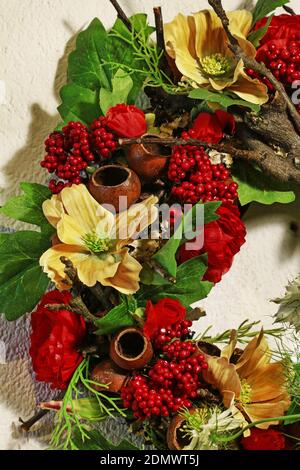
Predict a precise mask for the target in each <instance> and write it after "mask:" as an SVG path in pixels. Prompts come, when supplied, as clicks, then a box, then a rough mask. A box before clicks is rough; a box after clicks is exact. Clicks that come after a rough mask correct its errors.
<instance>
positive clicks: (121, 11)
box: [109, 0, 132, 31]
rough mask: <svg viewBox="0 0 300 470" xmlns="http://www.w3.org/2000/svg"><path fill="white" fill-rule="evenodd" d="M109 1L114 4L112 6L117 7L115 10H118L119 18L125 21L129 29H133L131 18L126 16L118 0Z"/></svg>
mask: <svg viewBox="0 0 300 470" xmlns="http://www.w3.org/2000/svg"><path fill="white" fill-rule="evenodd" d="M109 1H110V3H111V4H112V6H113V7H114V8H115V10H116V11H117V13H118V18H120V20H121V21H123V23H124V24H125V26H127V28H128V29H129V31H131V30H132V25H131V23H130V20H129V18H128V16H126V14H125V12H124V10H123V9H122V8H121V6H120V5H119V3H118V2H117V0H109Z"/></svg>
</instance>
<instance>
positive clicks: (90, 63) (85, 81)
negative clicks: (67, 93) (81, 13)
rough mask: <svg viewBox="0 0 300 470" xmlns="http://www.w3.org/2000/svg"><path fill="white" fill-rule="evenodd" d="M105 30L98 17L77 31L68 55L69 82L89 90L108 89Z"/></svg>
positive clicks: (108, 75) (109, 76)
mask: <svg viewBox="0 0 300 470" xmlns="http://www.w3.org/2000/svg"><path fill="white" fill-rule="evenodd" d="M106 43H107V32H106V29H105V28H104V26H103V24H102V23H101V21H100V20H99V19H98V18H95V19H94V20H93V21H92V22H91V24H90V25H89V26H88V28H87V29H86V30H85V31H82V32H81V33H79V35H78V37H77V41H76V49H75V51H73V52H71V54H70V55H69V61H68V78H69V80H70V81H71V82H73V83H76V84H77V85H80V86H81V87H83V88H88V89H90V90H94V91H95V90H99V88H101V87H104V88H107V89H110V78H111V75H110V70H109V67H108V66H107V65H104V64H103V62H104V61H106V60H107V51H106Z"/></svg>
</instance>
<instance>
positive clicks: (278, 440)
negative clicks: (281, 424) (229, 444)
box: [241, 428, 285, 450]
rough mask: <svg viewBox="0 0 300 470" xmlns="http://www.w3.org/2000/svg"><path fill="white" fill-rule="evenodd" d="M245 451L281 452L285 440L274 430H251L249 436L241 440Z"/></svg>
mask: <svg viewBox="0 0 300 470" xmlns="http://www.w3.org/2000/svg"><path fill="white" fill-rule="evenodd" d="M241 445H242V447H243V448H244V449H245V450H282V449H284V448H285V438H284V436H283V435H282V434H281V432H279V431H277V430H275V429H258V428H252V429H251V435H250V436H248V437H243V438H242V439H241Z"/></svg>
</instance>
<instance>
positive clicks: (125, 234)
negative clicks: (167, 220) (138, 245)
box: [115, 196, 158, 246]
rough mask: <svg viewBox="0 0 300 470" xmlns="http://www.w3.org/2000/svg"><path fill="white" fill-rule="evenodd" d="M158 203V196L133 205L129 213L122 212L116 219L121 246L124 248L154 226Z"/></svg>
mask: <svg viewBox="0 0 300 470" xmlns="http://www.w3.org/2000/svg"><path fill="white" fill-rule="evenodd" d="M157 202H158V199H157V197H156V196H150V197H148V198H147V199H145V201H143V202H139V203H138V204H133V205H132V206H131V207H130V208H129V209H128V211H124V212H121V213H120V214H118V216H117V218H116V237H115V238H117V239H118V240H120V243H119V246H124V245H126V244H128V243H129V242H130V241H132V240H134V239H136V238H137V236H138V235H139V234H140V233H141V232H142V231H143V230H145V228H147V227H148V226H149V225H151V224H153V223H154V222H155V220H156V219H157V217H158V208H157V207H156V206H155V204H156V203H157Z"/></svg>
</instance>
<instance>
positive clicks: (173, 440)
mask: <svg viewBox="0 0 300 470" xmlns="http://www.w3.org/2000/svg"><path fill="white" fill-rule="evenodd" d="M184 422H185V419H184V418H183V417H182V416H180V415H175V416H174V418H173V419H172V420H171V422H170V424H169V427H168V430H167V444H168V448H169V449H170V450H182V449H183V447H185V446H186V445H188V444H189V443H190V440H189V439H188V438H186V437H185V435H184V432H180V428H182V426H183V425H184Z"/></svg>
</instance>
